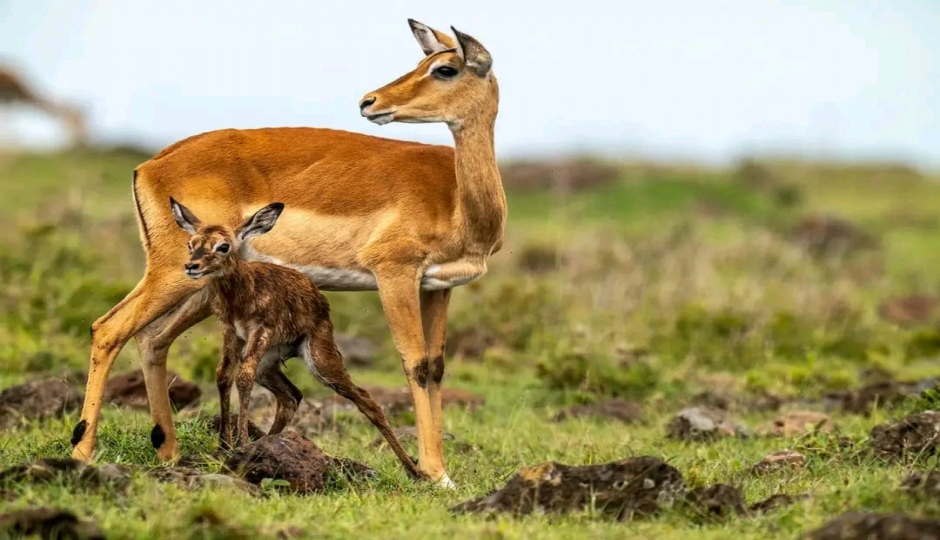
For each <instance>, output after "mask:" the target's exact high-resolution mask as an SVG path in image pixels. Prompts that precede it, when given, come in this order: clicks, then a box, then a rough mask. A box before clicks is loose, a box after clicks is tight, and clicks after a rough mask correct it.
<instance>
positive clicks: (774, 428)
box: [757, 411, 835, 438]
mask: <svg viewBox="0 0 940 540" xmlns="http://www.w3.org/2000/svg"><path fill="white" fill-rule="evenodd" d="M834 429H835V424H834V423H833V422H832V419H831V418H829V415H827V414H823V413H821V412H815V411H791V412H788V413H787V414H785V415H783V416H781V417H779V418H776V419H774V420H772V421H770V422H768V423H766V424H764V425H762V426H761V427H759V428H758V429H757V432H758V434H760V435H763V436H767V437H784V438H791V437H798V436H800V435H805V434H806V433H809V432H821V433H829V432H832V431H833V430H834Z"/></svg>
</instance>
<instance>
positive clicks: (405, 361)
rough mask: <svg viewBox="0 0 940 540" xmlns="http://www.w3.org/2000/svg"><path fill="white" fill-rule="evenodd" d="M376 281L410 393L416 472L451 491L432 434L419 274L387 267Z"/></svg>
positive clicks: (438, 445)
mask: <svg viewBox="0 0 940 540" xmlns="http://www.w3.org/2000/svg"><path fill="white" fill-rule="evenodd" d="M376 280H377V282H378V286H379V297H380V298H381V300H382V308H383V310H384V311H385V318H386V319H387V320H388V326H389V328H390V329H391V331H392V339H393V340H394V341H395V347H396V348H397V349H398V354H399V355H400V356H401V362H402V368H403V369H404V371H405V376H406V377H407V378H408V388H409V390H411V400H412V405H413V406H414V412H415V424H416V427H417V430H418V468H419V469H420V470H421V472H422V473H424V474H425V475H426V476H427V477H428V478H430V479H431V480H434V481H438V482H439V483H440V484H441V485H442V486H447V487H451V486H452V482H451V481H450V479H449V478H448V477H447V472H446V471H445V468H444V456H443V455H442V454H443V453H442V452H438V451H436V450H435V449H436V448H443V444H442V443H441V441H440V438H441V434H440V433H437V434H435V430H434V419H433V417H432V415H431V402H430V398H429V396H428V381H429V379H430V376H431V373H430V369H431V363H430V360H429V359H428V351H427V345H426V342H425V340H424V328H423V325H422V323H421V302H420V299H419V296H418V285H419V278H418V272H417V270H416V269H415V268H410V267H394V268H388V267H386V268H383V269H382V270H381V271H378V272H376Z"/></svg>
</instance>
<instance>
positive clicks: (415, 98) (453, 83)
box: [359, 19, 499, 127]
mask: <svg viewBox="0 0 940 540" xmlns="http://www.w3.org/2000/svg"><path fill="white" fill-rule="evenodd" d="M408 24H410V25H411V31H412V33H413V34H414V36H415V38H416V39H417V40H418V44H419V45H421V49H422V50H423V51H424V54H425V57H424V60H422V61H421V62H420V63H419V64H418V67H417V68H415V69H414V70H413V71H411V72H410V73H407V74H405V75H403V76H401V77H399V78H398V79H396V80H394V81H392V82H390V83H388V84H387V85H385V86H383V87H382V88H379V89H378V90H375V91H374V92H370V93H368V94H366V95H365V97H363V98H362V101H360V102H359V109H360V111H361V113H362V116H365V117H366V118H368V119H369V120H370V121H372V122H375V123H376V124H380V125H381V124H387V123H389V122H409V123H420V122H444V123H446V124H448V125H449V126H451V127H460V126H461V125H462V124H463V123H464V122H465V121H466V120H467V119H471V118H474V117H478V116H479V115H481V114H483V115H492V116H493V117H494V118H495V116H496V108H497V101H498V98H499V88H498V86H497V83H496V77H495V76H494V75H493V71H492V69H491V68H492V65H493V58H492V57H491V56H490V53H489V52H488V51H487V50H486V48H484V47H483V45H481V44H480V42H479V41H477V40H475V39H473V38H472V37H470V36H468V35H467V34H464V33H461V32H458V31H457V30H456V29H455V28H454V27H451V30H453V32H454V35H455V36H456V37H457V39H456V40H454V39H453V38H451V37H450V36H448V35H447V34H444V33H442V32H438V31H437V30H434V29H432V28H430V27H428V26H425V25H424V24H421V23H419V22H417V21H414V20H411V19H408Z"/></svg>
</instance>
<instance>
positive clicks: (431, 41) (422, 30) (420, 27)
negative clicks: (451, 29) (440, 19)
mask: <svg viewBox="0 0 940 540" xmlns="http://www.w3.org/2000/svg"><path fill="white" fill-rule="evenodd" d="M408 26H410V27H411V33H412V34H414V35H415V39H417V40H418V45H421V50H422V51H424V55H425V56H427V55H430V54H434V53H439V52H442V51H446V50H447V49H455V48H457V44H456V43H454V39H453V38H452V37H450V36H448V35H447V34H445V33H443V32H438V31H437V30H435V29H433V28H431V27H430V26H428V25H426V24H422V23H419V22H418V21H416V20H414V19H408Z"/></svg>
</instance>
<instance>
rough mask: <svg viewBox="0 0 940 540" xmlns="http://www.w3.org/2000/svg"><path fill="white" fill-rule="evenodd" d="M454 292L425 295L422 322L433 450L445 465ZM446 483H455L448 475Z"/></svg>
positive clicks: (444, 480)
mask: <svg viewBox="0 0 940 540" xmlns="http://www.w3.org/2000/svg"><path fill="white" fill-rule="evenodd" d="M450 291H451V290H450V289H444V290H440V291H422V292H421V321H422V323H423V326H424V339H425V341H426V343H427V347H428V359H429V362H430V364H429V367H428V401H429V402H430V404H431V426H432V429H433V431H434V438H433V439H432V441H433V443H434V446H433V447H432V448H431V449H430V450H431V452H433V453H434V454H435V455H437V456H439V459H440V461H441V463H444V445H443V436H444V411H443V407H442V403H441V380H442V379H443V378H444V343H445V340H446V337H447V307H448V305H449V303H450ZM441 483H442V484H447V483H450V485H449V486H448V487H453V483H452V482H451V481H450V478H448V477H447V475H444V477H442V479H441Z"/></svg>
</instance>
